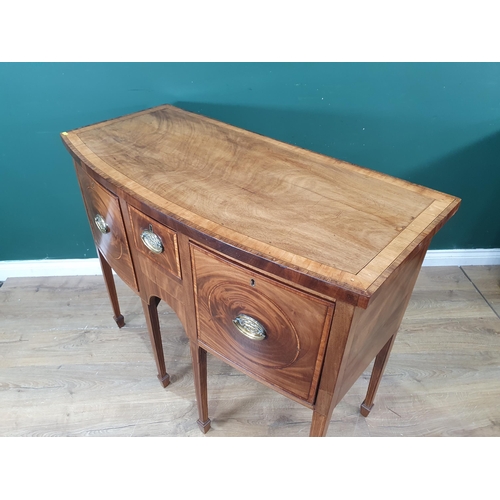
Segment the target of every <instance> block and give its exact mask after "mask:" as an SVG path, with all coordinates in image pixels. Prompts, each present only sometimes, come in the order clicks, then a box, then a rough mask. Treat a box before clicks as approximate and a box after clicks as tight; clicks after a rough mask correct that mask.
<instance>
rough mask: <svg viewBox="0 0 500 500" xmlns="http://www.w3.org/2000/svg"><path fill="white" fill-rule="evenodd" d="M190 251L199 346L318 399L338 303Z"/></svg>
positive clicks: (263, 378)
mask: <svg viewBox="0 0 500 500" xmlns="http://www.w3.org/2000/svg"><path fill="white" fill-rule="evenodd" d="M191 254H192V260H193V269H194V279H195V293H196V309H197V310H196V314H197V327H198V339H199V341H200V345H202V346H203V345H204V346H206V347H207V348H208V350H209V351H211V352H213V353H215V354H218V355H220V356H221V357H222V358H224V359H226V360H228V361H229V362H231V363H232V364H234V365H236V366H238V367H239V368H240V369H241V370H242V371H244V372H245V373H247V374H248V375H250V376H252V377H253V378H256V379H258V380H261V381H265V382H267V383H268V384H270V385H272V386H275V387H278V388H280V389H281V390H282V391H284V392H287V393H290V394H292V395H294V396H296V397H297V398H299V399H301V400H304V401H306V402H307V403H310V404H312V403H314V398H315V395H316V389H317V384H318V380H319V375H320V371H321V366H322V363H323V357H324V352H325V347H326V341H327V338H328V332H329V329H330V324H331V319H332V316H333V310H334V304H333V303H331V302H327V301H323V300H321V299H318V298H316V297H312V296H310V295H307V294H306V293H303V292H301V291H299V290H296V289H294V288H291V287H288V286H286V285H283V284H281V283H277V282H275V281H273V280H272V279H269V278H267V277H264V276H262V275H260V274H258V273H256V272H254V271H251V270H249V269H247V268H245V267H242V266H240V265H237V264H234V263H232V262H230V261H227V260H225V259H223V258H221V257H219V256H216V255H214V254H212V253H211V252H209V251H207V250H204V249H201V248H200V247H197V246H195V245H192V246H191Z"/></svg>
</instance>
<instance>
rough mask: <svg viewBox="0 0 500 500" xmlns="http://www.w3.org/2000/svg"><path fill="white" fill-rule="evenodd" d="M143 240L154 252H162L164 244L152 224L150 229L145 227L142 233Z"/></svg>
mask: <svg viewBox="0 0 500 500" xmlns="http://www.w3.org/2000/svg"><path fill="white" fill-rule="evenodd" d="M141 240H142V242H143V243H144V245H146V247H147V248H148V249H149V250H151V251H152V252H153V253H162V252H163V244H162V242H161V239H160V237H159V236H158V235H157V234H155V233H154V232H153V226H152V225H151V224H150V225H149V229H145V230H144V231H143V232H142V234H141Z"/></svg>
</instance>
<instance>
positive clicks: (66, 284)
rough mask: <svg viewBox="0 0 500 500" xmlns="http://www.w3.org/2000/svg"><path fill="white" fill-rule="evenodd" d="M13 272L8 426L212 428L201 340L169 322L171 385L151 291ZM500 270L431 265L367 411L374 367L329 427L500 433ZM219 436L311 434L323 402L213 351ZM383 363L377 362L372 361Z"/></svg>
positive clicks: (84, 431) (370, 432)
mask: <svg viewBox="0 0 500 500" xmlns="http://www.w3.org/2000/svg"><path fill="white" fill-rule="evenodd" d="M117 288H118V293H119V297H120V303H121V309H122V313H123V314H124V316H125V321H126V326H125V327H124V328H122V329H121V330H119V329H118V328H117V327H116V325H115V322H114V321H113V319H112V314H111V308H110V305H109V300H108V297H107V294H106V290H105V287H104V283H103V280H102V277H100V276H95V277H91V276H85V277H50V278H10V279H8V280H7V281H6V282H5V283H4V284H3V286H2V287H1V288H0V436H201V433H200V431H199V430H198V426H197V424H196V420H197V418H198V417H197V411H196V405H195V394H194V386H193V377H192V372H191V362H190V355H189V346H188V342H187V338H186V336H185V334H184V331H183V329H182V326H181V325H180V323H179V321H178V319H177V317H176V316H175V314H174V313H173V312H172V311H171V310H170V309H169V308H168V307H167V306H166V305H164V304H162V305H161V307H160V310H161V316H160V321H161V325H162V332H163V343H164V349H165V357H166V364H167V370H168V372H169V373H170V375H171V381H172V383H171V384H170V385H169V387H167V388H166V389H163V388H162V387H161V386H160V384H159V382H158V380H157V378H156V367H155V363H154V360H153V355H152V351H151V346H150V343H149V337H148V334H147V330H146V325H145V321H144V317H143V313H142V308H141V304H140V299H139V298H138V297H137V296H135V295H134V293H132V292H131V291H129V289H128V288H127V287H126V286H125V285H124V284H123V283H122V282H121V281H120V280H118V279H117ZM499 315H500V266H497V267H478V266H476V267H464V268H458V267H441V268H438V267H428V268H423V269H422V272H421V274H420V277H419V279H418V282H417V285H416V287H415V291H414V293H413V296H412V299H411V302H410V305H409V308H408V310H407V313H406V316H405V319H404V321H403V325H402V327H401V329H400V332H399V334H398V337H397V340H396V343H395V345H394V348H393V352H392V355H391V358H390V360H389V363H388V366H387V369H386V372H385V376H384V378H383V380H382V382H381V384H380V388H379V392H378V395H377V398H376V400H375V407H374V409H373V410H372V412H371V414H370V415H369V417H368V418H364V417H362V416H361V415H360V413H359V405H360V403H361V402H362V401H363V398H364V395H365V392H366V388H367V385H368V378H369V374H370V371H369V370H367V371H366V372H365V373H364V374H363V376H362V377H361V378H360V379H359V380H358V381H357V382H356V383H355V384H354V386H353V387H352V389H351V390H350V391H349V392H348V393H347V395H346V396H345V397H344V399H343V400H342V401H341V403H340V404H339V405H338V406H337V408H336V409H335V411H334V413H333V417H332V421H331V423H330V427H329V431H328V436H500V316H499ZM208 367H209V368H208V372H209V373H208V390H209V413H210V417H211V418H212V429H211V430H210V431H209V432H208V434H207V435H206V437H217V436H307V435H308V433H309V426H310V422H311V416H312V412H311V411H310V410H308V409H307V408H304V407H302V406H301V405H299V404H297V403H294V402H292V401H290V400H288V399H287V398H285V397H284V396H281V395H279V394H277V393H275V392H273V391H272V390H271V389H268V388H266V387H264V386H263V385H261V384H259V383H258V382H255V381H253V380H251V379H250V378H248V377H246V376H245V375H242V374H240V373H239V372H237V371H236V370H234V369H233V368H231V367H229V366H227V365H225V364H224V363H222V362H221V361H218V360H217V359H216V358H214V357H213V356H210V355H209V356H208ZM370 369H371V367H370Z"/></svg>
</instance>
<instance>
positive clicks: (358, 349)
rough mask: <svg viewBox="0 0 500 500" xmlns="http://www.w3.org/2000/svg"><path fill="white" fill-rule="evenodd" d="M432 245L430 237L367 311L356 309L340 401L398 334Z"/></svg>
mask: <svg viewBox="0 0 500 500" xmlns="http://www.w3.org/2000/svg"><path fill="white" fill-rule="evenodd" d="M429 243H430V238H428V239H427V240H424V241H423V242H422V243H421V244H420V245H419V246H418V247H416V249H415V251H414V252H412V253H411V254H410V255H409V257H408V258H407V259H406V260H405V261H404V262H403V263H402V264H401V265H400V266H399V268H398V269H397V270H396V271H395V272H394V273H393V274H392V275H391V276H390V277H389V279H387V281H386V282H385V283H384V284H383V285H382V286H381V287H380V288H379V290H378V291H377V293H376V295H375V296H374V297H373V299H372V301H371V302H370V305H369V306H368V308H367V309H360V308H358V309H356V313H355V315H354V319H353V323H352V327H351V336H352V344H351V346H350V349H349V352H348V353H347V363H346V369H345V372H344V376H343V378H342V381H341V388H340V391H339V394H338V398H337V401H340V400H341V399H342V398H343V397H344V395H345V394H346V392H347V391H348V390H349V389H350V388H351V387H352V385H353V384H354V382H356V380H357V379H358V378H359V377H360V375H361V374H362V373H363V372H364V371H365V370H366V368H367V367H368V366H369V364H370V363H371V361H372V360H373V359H374V358H375V356H376V355H377V354H378V353H379V351H380V350H381V349H382V348H383V347H384V345H385V344H386V343H387V341H388V340H389V339H390V338H391V337H392V336H393V335H396V334H397V332H398V330H399V327H400V325H401V321H402V320H403V316H404V314H405V311H406V308H407V306H408V303H409V301H410V298H411V294H412V292H413V288H414V286H415V282H416V281H417V277H418V274H419V272H420V268H421V266H422V262H423V260H424V257H425V254H426V252H427V248H428V246H429Z"/></svg>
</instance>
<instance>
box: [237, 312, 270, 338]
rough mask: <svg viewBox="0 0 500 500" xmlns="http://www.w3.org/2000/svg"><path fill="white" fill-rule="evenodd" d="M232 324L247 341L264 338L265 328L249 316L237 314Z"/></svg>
mask: <svg viewBox="0 0 500 500" xmlns="http://www.w3.org/2000/svg"><path fill="white" fill-rule="evenodd" d="M233 323H234V325H235V326H236V328H237V329H238V330H239V331H240V332H241V333H242V334H243V335H245V337H248V338H249V339H252V340H264V339H265V338H266V330H265V328H264V327H263V326H262V325H261V324H260V323H259V322H258V321H257V320H256V319H254V318H252V317H251V316H247V315H246V314H238V316H236V318H234V319H233Z"/></svg>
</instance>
